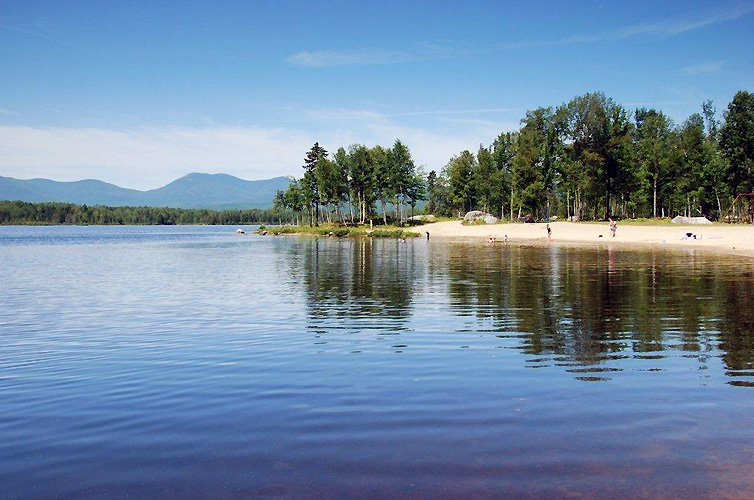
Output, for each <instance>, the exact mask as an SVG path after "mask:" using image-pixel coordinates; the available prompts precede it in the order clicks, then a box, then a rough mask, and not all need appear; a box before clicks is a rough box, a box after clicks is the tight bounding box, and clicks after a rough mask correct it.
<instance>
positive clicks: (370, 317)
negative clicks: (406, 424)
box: [291, 238, 754, 385]
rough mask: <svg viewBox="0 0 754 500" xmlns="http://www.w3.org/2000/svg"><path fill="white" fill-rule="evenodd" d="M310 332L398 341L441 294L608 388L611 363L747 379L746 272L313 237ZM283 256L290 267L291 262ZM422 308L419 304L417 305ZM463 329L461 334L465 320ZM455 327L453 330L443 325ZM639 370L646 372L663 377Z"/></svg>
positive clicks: (573, 251) (307, 259) (706, 262)
mask: <svg viewBox="0 0 754 500" xmlns="http://www.w3.org/2000/svg"><path fill="white" fill-rule="evenodd" d="M301 245H302V247H303V249H302V248H298V247H297V248H296V249H291V252H293V253H295V252H299V251H301V252H302V256H301V264H302V265H303V273H302V275H303V286H304V288H305V290H306V304H307V308H308V315H309V318H310V327H311V328H314V329H315V330H317V331H320V332H321V333H324V332H332V331H335V330H338V329H345V330H352V331H353V330H358V331H363V330H367V331H376V332H378V334H379V335H395V334H399V333H401V332H404V333H405V331H406V330H410V329H411V328H412V324H411V317H412V315H413V313H414V307H415V302H416V298H417V297H415V296H416V295H417V294H427V293H429V292H428V291H429V290H436V289H437V287H438V285H442V286H444V287H445V290H444V295H445V296H444V300H445V301H446V302H447V304H448V309H449V310H448V311H445V312H444V314H447V315H448V316H450V317H455V318H475V322H476V327H475V329H476V330H477V331H484V332H490V333H491V334H494V335H496V336H497V337H499V338H500V339H501V340H506V341H510V340H514V341H516V344H515V348H516V349H520V350H521V352H522V353H524V354H525V355H526V360H527V363H528V366H531V367H540V366H549V365H557V366H563V367H564V368H565V369H567V370H569V371H572V372H574V373H575V374H576V376H580V377H581V378H583V379H584V380H608V379H609V376H606V374H607V373H609V372H612V371H619V370H620V368H619V367H616V366H613V365H612V364H611V362H612V361H617V360H621V359H628V358H631V359H636V360H642V359H643V360H649V361H651V360H653V359H654V360H657V359H662V358H664V357H666V356H669V355H671V354H672V355H682V356H686V357H693V358H696V359H698V361H699V364H700V366H699V368H700V369H702V370H703V369H705V367H706V363H707V362H708V360H709V359H710V357H721V358H722V360H723V362H724V364H725V367H726V369H727V373H728V375H730V376H731V377H732V378H733V379H734V381H733V382H731V383H734V384H735V385H752V382H750V380H751V379H752V377H754V310H753V307H752V306H753V305H754V278H753V274H754V273H753V271H752V269H754V265H752V263H748V262H741V261H737V260H735V259H734V258H731V257H719V256H713V255H707V254H698V253H694V252H689V253H682V252H668V251H666V250H665V249H662V248H653V249H644V250H625V249H618V248H616V247H615V246H613V245H604V246H599V247H593V248H576V247H567V246H555V245H553V246H526V245H514V244H505V245H503V244H497V245H492V246H490V245H478V244H461V243H443V242H438V243H435V242H433V243H432V245H430V244H429V243H425V242H424V241H409V242H402V241H400V240H392V239H390V240H371V239H367V238H363V239H345V240H333V239H319V238H317V239H310V240H306V241H303V242H302V243H301ZM295 257H296V256H295V255H291V259H295ZM425 300H426V297H425ZM463 325H466V326H464V327H463V328H468V326H467V325H468V323H467V322H464V323H463ZM451 326H452V327H454V328H455V331H461V326H460V324H459V323H457V322H456V323H451ZM661 366H662V365H659V364H655V365H651V364H650V365H647V369H650V370H651V369H662V367H661Z"/></svg>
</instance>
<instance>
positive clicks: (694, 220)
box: [671, 215, 712, 224]
mask: <svg viewBox="0 0 754 500" xmlns="http://www.w3.org/2000/svg"><path fill="white" fill-rule="evenodd" d="M671 222H672V223H673V224H712V222H710V221H709V219H707V218H706V217H683V216H682V215H678V216H676V217H673V220H672V221H671Z"/></svg>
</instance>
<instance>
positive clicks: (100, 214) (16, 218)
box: [0, 201, 290, 225]
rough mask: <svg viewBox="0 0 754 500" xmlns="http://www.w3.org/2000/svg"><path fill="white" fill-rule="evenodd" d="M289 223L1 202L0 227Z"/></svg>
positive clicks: (239, 215) (254, 214) (238, 214)
mask: <svg viewBox="0 0 754 500" xmlns="http://www.w3.org/2000/svg"><path fill="white" fill-rule="evenodd" d="M289 220H290V214H284V213H281V212H280V211H279V210H276V209H269V210H260V209H250V210H222V211H217V210H203V209H183V208H164V207H104V206H92V207H90V206H87V205H75V204H73V203H54V202H43V203H27V202H24V201H0V224H6V225H7V224H39V225H43V224H50V225H57V224H80V225H85V224H92V225H95V224H105V225H109V224H112V225H119V224H123V225H175V224H208V225H223V224H261V223H268V224H269V223H280V222H286V221H289Z"/></svg>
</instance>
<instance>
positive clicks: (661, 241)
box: [412, 221, 754, 258]
mask: <svg viewBox="0 0 754 500" xmlns="http://www.w3.org/2000/svg"><path fill="white" fill-rule="evenodd" d="M550 228H551V229H552V235H551V240H549V241H548V238H547V228H546V225H545V224H544V223H535V224H515V223H514V224H491V225H469V226H464V225H463V224H461V222H460V221H448V222H436V223H433V224H426V225H423V226H417V227H415V228H413V229H412V230H413V231H419V232H421V233H422V234H424V232H425V231H429V233H430V236H431V238H443V239H463V240H478V241H479V242H480V243H488V239H489V238H490V237H493V238H495V243H496V244H499V243H503V242H504V241H505V237H506V235H507V237H508V241H510V242H519V243H549V242H550V241H551V242H552V244H558V243H561V244H580V245H590V244H606V243H609V244H614V245H625V246H626V247H629V246H630V247H637V246H649V247H651V246H663V247H667V248H678V249H699V250H705V251H711V252H716V253H720V254H727V255H741V256H746V257H750V258H754V226H743V225H736V226H732V225H718V224H712V225H697V226H693V225H668V226H640V225H621V224H620V223H619V224H618V229H617V231H616V236H615V237H611V236H610V230H609V228H608V224H607V223H606V222H605V223H603V224H594V223H578V222H565V221H563V222H560V221H558V222H552V223H550ZM686 233H692V234H694V235H696V239H694V238H693V237H692V238H689V237H687V236H686Z"/></svg>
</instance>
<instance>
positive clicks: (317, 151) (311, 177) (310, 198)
mask: <svg viewBox="0 0 754 500" xmlns="http://www.w3.org/2000/svg"><path fill="white" fill-rule="evenodd" d="M323 158H327V150H326V149H325V148H323V147H322V146H320V145H319V142H315V143H314V146H312V148H311V149H310V150H309V152H308V153H306V157H305V158H304V177H303V179H302V180H301V190H302V192H303V195H304V199H305V200H306V202H307V204H309V205H310V207H311V209H312V217H311V219H310V220H311V221H313V222H314V224H316V225H319V199H320V195H319V185H318V184H317V162H319V160H321V159H323Z"/></svg>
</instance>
